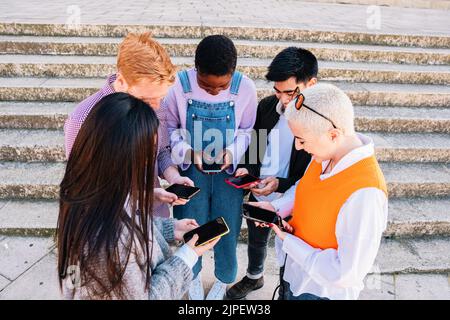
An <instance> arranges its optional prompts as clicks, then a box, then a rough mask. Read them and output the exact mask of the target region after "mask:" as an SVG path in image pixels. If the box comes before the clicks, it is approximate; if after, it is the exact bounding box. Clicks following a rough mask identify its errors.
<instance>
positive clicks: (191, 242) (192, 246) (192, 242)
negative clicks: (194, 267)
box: [187, 234, 220, 257]
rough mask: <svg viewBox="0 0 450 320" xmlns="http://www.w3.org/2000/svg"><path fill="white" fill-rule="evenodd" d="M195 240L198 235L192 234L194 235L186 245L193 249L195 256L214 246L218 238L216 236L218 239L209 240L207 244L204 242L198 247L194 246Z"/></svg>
mask: <svg viewBox="0 0 450 320" xmlns="http://www.w3.org/2000/svg"><path fill="white" fill-rule="evenodd" d="M197 240H198V235H197V234H194V236H193V237H192V239H191V240H189V242H188V243H187V245H188V246H189V247H191V248H192V249H193V250H194V251H195V253H196V254H197V256H199V257H201V256H202V255H203V254H205V252H207V251H209V250H211V249H212V248H214V246H215V245H216V244H217V242H219V240H220V238H218V239H216V240H214V241H211V242H209V243H207V244H204V245H203V246H199V247H196V246H195V243H196V242H197Z"/></svg>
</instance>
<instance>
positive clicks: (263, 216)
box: [242, 203, 283, 229]
mask: <svg viewBox="0 0 450 320" xmlns="http://www.w3.org/2000/svg"><path fill="white" fill-rule="evenodd" d="M242 207H243V214H242V216H243V217H244V218H245V219H247V220H252V221H254V222H256V223H260V224H275V225H277V226H278V227H279V228H280V229H282V228H283V223H282V219H281V217H280V216H279V215H278V214H277V213H276V212H275V211H270V210H267V209H263V208H260V207H257V206H253V205H251V204H249V203H244V204H243V205H242Z"/></svg>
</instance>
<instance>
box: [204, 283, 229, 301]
mask: <svg viewBox="0 0 450 320" xmlns="http://www.w3.org/2000/svg"><path fill="white" fill-rule="evenodd" d="M226 291H227V284H226V283H223V282H221V281H220V280H216V282H215V283H214V285H213V286H212V288H211V290H209V293H208V296H207V297H206V300H223V298H224V297H225V292H226Z"/></svg>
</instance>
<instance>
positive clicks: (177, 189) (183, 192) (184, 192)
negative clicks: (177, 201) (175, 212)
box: [166, 184, 200, 199]
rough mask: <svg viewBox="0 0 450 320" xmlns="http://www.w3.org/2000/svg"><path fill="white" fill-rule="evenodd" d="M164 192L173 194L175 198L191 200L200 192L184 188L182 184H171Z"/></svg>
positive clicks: (189, 187) (187, 187)
mask: <svg viewBox="0 0 450 320" xmlns="http://www.w3.org/2000/svg"><path fill="white" fill-rule="evenodd" d="M166 191H167V192H171V193H175V194H176V195H177V197H178V198H181V199H191V198H192V197H193V196H194V195H196V194H197V193H198V192H199V191H200V188H197V187H191V186H185V185H183V184H173V185H171V186H170V187H168V188H167V189H166Z"/></svg>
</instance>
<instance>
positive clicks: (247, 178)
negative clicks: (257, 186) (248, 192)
mask: <svg viewBox="0 0 450 320" xmlns="http://www.w3.org/2000/svg"><path fill="white" fill-rule="evenodd" d="M259 181H261V179H259V178H257V177H255V176H252V175H250V174H246V175H243V176H240V177H232V178H228V179H225V182H226V183H228V184H229V185H232V186H233V187H235V188H238V189H239V188H244V187H246V186H248V185H250V184H252V183H253V182H259Z"/></svg>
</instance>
